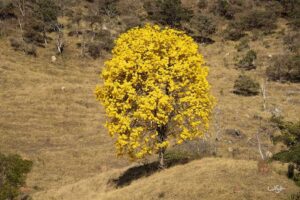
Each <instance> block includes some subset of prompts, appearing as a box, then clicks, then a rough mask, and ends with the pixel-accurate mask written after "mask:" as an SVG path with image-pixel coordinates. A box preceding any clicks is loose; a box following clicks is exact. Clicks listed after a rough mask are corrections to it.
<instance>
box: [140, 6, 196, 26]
mask: <svg viewBox="0 0 300 200" xmlns="http://www.w3.org/2000/svg"><path fill="white" fill-rule="evenodd" d="M144 8H145V10H146V11H147V13H148V16H149V17H150V19H152V20H154V21H157V22H158V23H161V24H163V25H168V26H171V27H180V26H181V22H182V21H189V20H190V19H191V18H192V16H193V11H192V10H189V9H187V8H184V7H182V5H181V0H156V1H146V2H145V3H144Z"/></svg>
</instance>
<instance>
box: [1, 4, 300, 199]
mask: <svg viewBox="0 0 300 200" xmlns="http://www.w3.org/2000/svg"><path fill="white" fill-rule="evenodd" d="M3 2H4V3H3ZM3 2H2V1H0V102H1V103H0V113H1V115H0V153H5V154H20V155H21V156H22V157H23V158H26V159H29V160H32V161H33V168H32V171H31V172H30V173H29V174H28V176H27V181H26V185H25V186H24V187H23V188H22V189H23V190H24V191H25V193H26V194H30V195H31V196H33V198H34V199H37V200H39V199H40V200H47V199H66V200H67V199H95V200H98V199H99V200H100V199H101V200H102V199H197V198H201V199H287V198H288V197H289V196H290V195H291V194H294V193H296V192H297V190H299V187H298V188H297V186H296V185H295V184H294V183H293V182H292V181H291V180H289V179H288V178H287V177H286V176H285V175H286V171H287V166H286V165H280V164H277V163H273V164H271V172H270V173H269V174H259V173H258V167H257V162H258V161H259V160H260V159H261V156H260V153H259V150H258V141H257V136H259V138H260V142H261V148H262V151H263V153H264V154H265V155H267V154H270V153H272V154H275V153H277V152H279V151H280V150H283V149H286V148H288V147H287V146H286V145H284V144H283V143H280V142H279V143H277V144H274V143H273V138H274V137H275V136H277V135H280V129H278V128H277V127H275V126H274V124H273V123H272V122H271V121H270V119H271V117H272V116H275V115H276V116H277V115H278V116H281V117H283V119H285V120H287V121H291V122H297V121H300V118H299V112H300V84H299V80H300V79H299V77H300V76H299V74H300V73H298V72H300V70H299V69H300V68H299V62H298V64H297V62H296V61H295V63H296V64H295V63H293V62H294V61H293V60H291V61H290V60H288V59H290V58H291V57H292V56H295V57H296V56H299V49H300V48H299V41H300V40H299V34H298V30H299V29H298V28H297V27H296V28H295V27H294V26H296V25H293V24H296V22H294V21H293V20H294V18H292V17H290V16H289V12H288V11H290V10H292V11H294V10H293V9H291V8H290V7H286V8H285V7H284V6H283V5H281V4H279V3H278V2H279V1H254V0H253V1H252V0H249V1H245V2H244V3H238V2H239V1H232V2H231V1H230V4H229V5H230V7H229V8H230V9H229V10H227V11H226V10H225V11H226V12H225V11H224V10H222V9H221V10H218V9H220V7H218V6H217V7H215V6H216V5H219V4H217V3H218V2H223V1H222V0H220V1H218V0H215V1H199V2H207V4H206V5H205V6H204V7H202V6H203V5H202V4H201V5H202V6H200V3H199V4H198V3H197V2H198V1H197V2H196V1H193V0H184V1H182V6H183V7H184V8H189V9H191V10H193V12H194V16H193V18H192V19H191V21H184V20H183V19H182V20H181V21H180V20H179V22H178V23H179V24H180V25H178V24H174V26H176V28H178V29H182V30H185V31H186V32H187V33H188V34H189V35H191V36H193V37H194V39H195V41H197V42H198V45H199V51H200V53H201V54H203V56H204V59H205V61H206V63H207V65H208V67H209V76H208V81H209V83H210V84H211V86H212V87H211V92H212V95H213V96H214V97H215V98H216V107H215V109H214V112H213V114H212V116H211V123H210V124H211V125H210V129H209V134H208V135H207V138H206V140H197V141H195V142H194V143H193V142H186V143H184V144H182V145H175V146H174V147H171V148H170V151H174V152H177V151H178V152H181V151H182V150H183V152H184V153H185V152H186V151H187V152H189V153H191V154H197V159H199V160H196V161H192V162H190V163H188V164H185V165H179V166H175V167H172V168H169V169H166V170H163V171H160V172H157V173H154V174H153V175H151V176H148V177H142V178H140V179H138V180H135V181H133V182H132V184H130V185H129V186H126V187H123V188H118V189H116V188H114V186H113V184H111V181H110V180H111V179H115V178H118V177H119V176H120V175H121V174H123V173H124V172H126V170H127V169H130V168H131V167H134V166H139V165H140V164H141V163H139V162H133V163H132V162H130V161H128V159H127V158H126V157H117V156H116V153H115V148H114V141H115V140H114V139H112V138H110V136H109V134H108V132H107V130H106V129H105V128H104V123H105V122H106V121H107V118H106V115H105V111H104V108H103V107H102V106H101V105H100V104H99V103H98V102H97V101H96V99H95V95H94V90H95V86H96V85H97V84H99V83H101V82H102V81H103V80H101V79H99V74H100V73H101V71H102V69H103V66H104V62H105V61H106V60H107V59H109V58H110V57H111V54H110V50H111V48H112V46H113V44H114V43H113V40H114V39H115V38H117V37H118V35H119V34H120V33H123V32H125V31H126V30H128V29H129V28H131V27H134V26H143V25H144V24H146V23H152V24H160V25H161V26H165V25H166V24H164V23H165V22H162V21H161V19H157V18H155V16H156V15H159V14H160V13H156V12H157V10H158V8H157V7H155V5H148V6H149V7H147V2H149V1H146V0H126V1H125V0H124V1H107V2H113V4H108V5H109V7H104V8H105V9H104V10H103V5H102V4H101V2H102V1H99V2H100V3H99V5H100V8H101V9H100V11H99V10H97V8H98V7H97V6H99V5H98V4H97V3H98V1H96V0H95V1H72V0H70V1H67V0H66V1H55V2H56V3H57V2H60V3H61V5H63V6H60V10H59V11H60V12H59V14H58V15H57V18H56V19H55V23H56V25H59V27H60V28H59V30H49V32H46V37H45V38H42V37H43V32H42V31H41V30H40V29H39V28H36V27H31V25H34V24H35V23H33V22H34V21H32V20H33V19H34V20H37V22H39V23H40V21H41V19H40V18H39V17H36V16H35V15H34V14H33V13H34V9H33V7H34V6H32V5H34V3H33V2H34V1H28V5H27V4H26V5H27V6H28V8H27V7H26V9H28V14H27V15H26V17H24V18H23V17H22V16H21V14H20V13H19V9H17V8H16V7H9V6H7V7H5V5H10V4H9V2H13V1H10V0H5V1H3ZM7 2H8V3H7ZM50 2H51V1H50ZM53 2H54V1H53ZM103 2H104V1H103ZM105 2H106V1H105ZM115 2H117V3H116V4H114V3H115ZM226 2H227V1H226ZM228 2H229V1H228ZM3 5H4V6H3ZM105 5H106V4H105ZM112 5H113V7H110V6H112ZM226 5H227V4H226ZM288 5H289V4H288ZM101 6H102V7H101ZM153 6H154V7H153ZM268 6H269V7H268ZM276 6H278V7H276ZM280 6H281V7H280ZM3 7H4V8H5V9H2V8H3ZM107 8H109V9H111V10H109V11H111V12H107ZM216 8H218V9H216ZM266 8H270V10H271V12H272V11H274V12H273V13H275V14H276V16H273V15H272V17H274V18H272V19H271V20H272V21H273V22H274V24H273V25H274V27H271V26H268V25H267V26H264V25H261V24H265V23H269V22H270V20H269V21H268V20H266V18H268V17H270V16H269V14H270V13H268V9H266ZM297 8H298V7H297ZM6 9H7V10H6ZM147 9H148V10H147ZM231 9H232V10H231ZM276 9H277V10H276ZM280 9H281V10H280ZM214 10H215V11H214ZM253 10H254V11H266V12H267V13H263V14H262V15H261V16H263V17H262V18H258V19H259V21H258V22H257V24H258V25H257V24H256V25H257V26H259V28H257V27H256V28H253V29H252V28H251V29H250V28H249V27H242V28H241V29H242V30H240V29H239V28H240V27H239V26H244V25H243V24H244V23H246V22H247V19H248V18H247V16H248V17H249V16H253V13H251V11H253ZM295 10H296V11H297V9H295ZM104 11H105V12H104ZM229 11H230V12H229ZM248 11H249V12H250V14H249V13H248ZM275 11H276V12H275ZM292 11H290V12H292ZM178 12H179V11H178ZM3 13H4V14H3ZM153 13H154V14H153ZM229 14H230V15H229ZM231 14H234V18H231V17H230V16H231ZM254 14H255V13H254ZM31 15H32V16H31ZM203 15H205V16H208V18H205V17H203ZM20 16H21V17H20ZM28 16H29V17H28ZM245 16H246V17H245ZM259 16H260V15H259ZM36 18H37V19H36ZM183 18H184V17H183ZM18 19H22V20H23V21H22V22H21V23H24V24H23V25H24V30H20V28H19V24H18ZM162 19H163V18H162ZM295 19H296V20H297V19H298V18H295ZM78 20H79V21H78ZM240 20H244V21H243V23H241V22H240ZM260 20H261V21H263V22H262V23H259V22H261V21H260ZM265 20H266V21H265ZM296 20H295V21H296ZM31 22H32V23H31ZM212 24H213V25H212ZM249 24H251V23H249ZM50 25H51V24H50ZM50 25H49V24H46V25H45V24H43V26H44V28H49V27H48V26H50ZM37 26H38V25H37ZM197 27H200V28H197ZM228 27H229V28H230V27H231V28H232V29H233V30H234V33H238V32H239V31H242V35H241V38H238V39H236V38H234V39H228V38H227V35H228V31H229V32H230V31H231V29H230V30H227V28H228ZM49 29H50V28H49ZM202 29H205V30H204V31H202ZM32 31H33V32H34V33H32ZM226 31H227V32H226ZM27 33H31V34H27ZM233 35H234V34H233ZM234 36H236V35H234ZM41 38H42V39H41ZM62 38H63V40H62V41H63V42H64V49H63V52H62V53H59V52H58V50H57V47H58V46H57V44H58V43H57V42H59V41H61V40H60V39H62ZM43 39H47V40H48V41H47V42H46V44H45V42H44V40H43ZM288 39H289V40H288ZM287 40H288V42H287ZM250 50H254V51H255V59H254V61H253V62H252V63H250V64H249V63H246V64H248V65H247V66H246V65H245V66H246V67H252V68H253V69H252V68H251V69H247V68H243V65H241V66H242V67H241V66H239V64H240V61H241V60H243V58H244V57H245V55H247V53H248V52H249V51H250ZM53 57H55V60H53ZM280 59H281V60H280ZM278 60H279V61H278ZM276 62H277V63H278V62H279V63H284V64H286V63H290V62H292V63H293V64H291V65H289V64H287V66H284V65H280V67H281V68H280V69H279V70H278V69H277V71H276V70H274V69H273V68H271V72H273V71H276V72H278V71H279V72H282V73H279V75H278V74H275V75H274V74H272V73H271V75H268V73H267V71H268V68H270V67H272V66H274V64H273V63H276ZM284 67H288V68H289V69H288V70H287V69H285V68H284ZM283 68H284V69H283ZM281 69H282V70H281ZM297 70H298V71H297ZM286 71H287V72H286ZM293 73H294V74H296V75H294V74H293ZM297 73H298V75H297ZM240 75H247V76H249V77H250V78H251V80H254V81H255V82H257V83H258V84H259V87H258V88H257V90H258V91H257V93H256V94H255V95H249V96H247V95H246V96H244V95H239V94H237V93H236V92H235V88H234V86H235V82H236V80H237V79H238V78H239V76H240ZM277 75H278V77H277ZM274 77H275V79H273V78H274ZM295 77H296V78H295ZM293 78H294V79H293ZM263 86H264V88H265V89H266V98H264V97H263V95H262V92H261V89H262V87H263ZM264 103H265V105H266V108H264ZM156 156H157V155H154V156H152V157H149V158H148V159H147V162H152V161H154V160H156V159H157V158H156ZM203 157H205V158H203ZM0 174H1V173H0ZM274 185H282V186H283V187H284V188H286V190H284V191H282V192H281V193H279V194H277V193H274V192H269V191H268V190H267V188H268V186H270V187H272V186H274Z"/></svg>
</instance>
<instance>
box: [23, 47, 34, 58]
mask: <svg viewBox="0 0 300 200" xmlns="http://www.w3.org/2000/svg"><path fill="white" fill-rule="evenodd" d="M24 51H25V53H26V54H27V55H31V56H34V57H36V56H37V50H36V47H35V46H34V45H33V44H29V45H25V49H24Z"/></svg>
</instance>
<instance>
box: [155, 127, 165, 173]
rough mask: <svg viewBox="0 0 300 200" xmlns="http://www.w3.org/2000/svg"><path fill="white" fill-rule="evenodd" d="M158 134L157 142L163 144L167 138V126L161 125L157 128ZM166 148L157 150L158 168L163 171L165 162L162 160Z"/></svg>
mask: <svg viewBox="0 0 300 200" xmlns="http://www.w3.org/2000/svg"><path fill="white" fill-rule="evenodd" d="M157 132H158V142H159V143H163V142H164V141H166V138H167V134H166V132H167V126H166V125H163V126H160V127H158V128H157ZM165 151H166V148H160V149H159V150H158V159H159V168H162V169H164V168H165V160H164V155H165Z"/></svg>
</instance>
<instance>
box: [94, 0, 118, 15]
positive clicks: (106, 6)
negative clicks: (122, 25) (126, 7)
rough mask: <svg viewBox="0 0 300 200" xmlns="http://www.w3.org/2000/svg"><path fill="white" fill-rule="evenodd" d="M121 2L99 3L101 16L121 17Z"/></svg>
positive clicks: (104, 0) (105, 1) (106, 0)
mask: <svg viewBox="0 0 300 200" xmlns="http://www.w3.org/2000/svg"><path fill="white" fill-rule="evenodd" d="M118 1H119V0H102V1H98V6H99V12H100V14H101V15H106V16H108V17H116V16H118V15H119V11H118V9H117V3H118Z"/></svg>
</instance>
